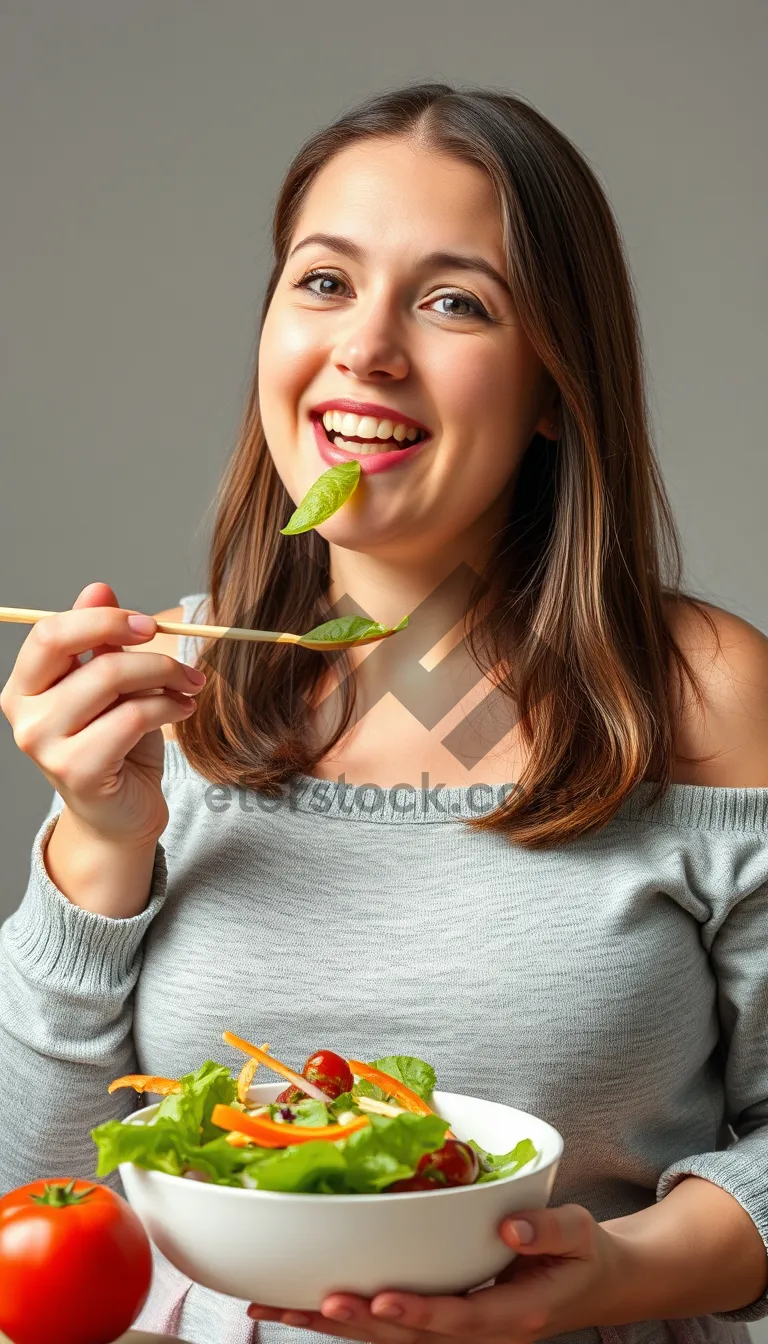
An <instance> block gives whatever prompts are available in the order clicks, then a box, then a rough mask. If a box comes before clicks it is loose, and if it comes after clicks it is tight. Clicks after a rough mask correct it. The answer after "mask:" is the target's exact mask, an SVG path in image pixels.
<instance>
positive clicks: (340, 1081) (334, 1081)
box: [276, 1050, 355, 1104]
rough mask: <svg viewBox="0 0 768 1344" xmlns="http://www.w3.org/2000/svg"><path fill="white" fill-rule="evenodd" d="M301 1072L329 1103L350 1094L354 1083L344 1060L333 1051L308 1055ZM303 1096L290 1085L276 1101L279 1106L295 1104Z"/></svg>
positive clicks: (319, 1051)
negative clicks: (324, 1095)
mask: <svg viewBox="0 0 768 1344" xmlns="http://www.w3.org/2000/svg"><path fill="white" fill-rule="evenodd" d="M301 1072H302V1074H303V1076H304V1077H305V1078H308V1079H309V1081H310V1083H314V1084H315V1087H319V1088H320V1091H321V1092H325V1093H326V1094H327V1096H328V1100H329V1101H335V1100H336V1098H337V1097H340V1096H341V1095H342V1093H344V1092H351V1091H352V1088H353V1087H354V1083H355V1080H354V1078H353V1076H352V1070H351V1069H350V1067H349V1065H348V1063H347V1061H346V1059H342V1057H341V1055H337V1054H336V1053H335V1052H334V1051H333V1050H318V1051H317V1053H316V1054H314V1055H310V1057H309V1059H308V1060H307V1062H306V1064H305V1065H304V1068H303V1069H302V1070H301ZM305 1095H306V1094H305V1093H304V1092H300V1091H299V1089H298V1088H297V1087H295V1086H294V1084H293V1083H291V1085H290V1087H286V1089H285V1091H284V1092H281V1093H280V1096H279V1097H277V1098H276V1100H277V1101H279V1102H280V1103H281V1104H283V1103H285V1102H288V1103H291V1102H297V1101H301V1100H302V1098H303V1097H304V1096H305Z"/></svg>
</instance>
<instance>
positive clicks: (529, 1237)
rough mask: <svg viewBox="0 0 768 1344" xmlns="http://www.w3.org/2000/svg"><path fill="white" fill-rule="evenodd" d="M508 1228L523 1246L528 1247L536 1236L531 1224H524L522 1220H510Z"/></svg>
mask: <svg viewBox="0 0 768 1344" xmlns="http://www.w3.org/2000/svg"><path fill="white" fill-rule="evenodd" d="M509 1226H510V1227H511V1228H512V1231H513V1232H514V1234H515V1236H516V1237H517V1239H518V1241H521V1242H522V1244H523V1245H524V1246H527V1245H529V1244H530V1242H532V1241H533V1238H534V1237H535V1235H536V1233H535V1232H534V1230H533V1227H532V1226H531V1224H530V1223H526V1222H525V1221H524V1220H523V1219H522V1218H514V1219H512V1221H511V1222H510V1224H509Z"/></svg>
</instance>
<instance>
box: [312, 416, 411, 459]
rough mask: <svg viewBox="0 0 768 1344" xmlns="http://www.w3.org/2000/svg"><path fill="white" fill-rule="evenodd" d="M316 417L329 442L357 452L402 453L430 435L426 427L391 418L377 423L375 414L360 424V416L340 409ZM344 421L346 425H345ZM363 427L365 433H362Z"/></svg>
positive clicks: (348, 450)
mask: <svg viewBox="0 0 768 1344" xmlns="http://www.w3.org/2000/svg"><path fill="white" fill-rule="evenodd" d="M315 418H316V419H317V420H318V422H319V423H320V424H322V426H323V429H324V430H325V437H326V438H327V440H328V442H329V443H332V444H333V445H334V446H335V447H336V448H342V449H346V450H347V452H351V453H355V454H357V453H362V454H365V453H392V452H402V451H403V450H404V449H406V448H413V447H414V446H415V445H416V444H417V443H422V442H423V441H424V439H428V438H429V433H428V431H427V430H426V429H413V428H411V427H410V426H408V425H404V424H395V423H393V422H392V421H391V420H382V421H379V422H377V423H374V421H373V417H365V419H366V420H368V421H369V423H368V424H364V423H361V417H359V416H349V417H347V416H345V415H344V414H343V413H340V412H338V411H326V412H325V413H324V414H323V415H322V416H317V417H315ZM345 420H347V422H348V423H347V425H344V424H343V422H344V421H345ZM349 422H354V423H349ZM361 429H364V430H365V431H366V432H364V433H363V434H361V433H360V432H359V431H360V430H361ZM350 431H351V432H350Z"/></svg>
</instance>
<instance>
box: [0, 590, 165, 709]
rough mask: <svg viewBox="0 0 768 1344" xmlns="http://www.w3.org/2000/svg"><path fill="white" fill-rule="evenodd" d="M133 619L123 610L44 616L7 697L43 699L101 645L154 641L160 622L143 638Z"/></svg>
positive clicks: (15, 671)
mask: <svg viewBox="0 0 768 1344" xmlns="http://www.w3.org/2000/svg"><path fill="white" fill-rule="evenodd" d="M129 617H130V613H129V612H128V611H126V610H125V609H124V608H122V607H79V608H76V607H73V608H72V609H71V610H70V611H62V612H57V613H56V614H55V615H53V616H44V617H43V618H42V620H39V621H38V622H37V623H36V624H35V625H34V626H33V627H32V629H31V631H30V633H29V634H28V635H27V638H26V639H25V640H24V643H23V644H22V646H21V648H20V650H19V654H18V657H17V659H16V662H15V664H14V668H13V671H12V673H11V676H10V677H9V679H8V681H7V682H6V684H5V688H4V694H7V695H8V696H10V697H15V696H20V695H21V696H27V695H30V696H32V695H41V694H42V693H43V691H47V690H49V689H50V688H51V687H52V686H55V685H56V684H57V682H59V680H60V679H61V678H62V677H63V676H65V675H66V673H68V672H69V671H70V670H72V669H73V659H74V658H78V657H79V656H80V654H83V653H88V651H89V650H90V649H95V648H98V647H99V646H101V645H109V646H110V647H111V648H112V649H121V648H122V647H123V645H125V644H130V645H135V644H141V643H145V642H146V641H147V640H150V639H152V637H153V635H154V633H155V632H156V628H157V622H153V626H154V629H151V630H150V631H148V632H147V633H145V634H141V633H138V632H136V631H134V630H132V629H131V627H130V625H129ZM145 619H147V618H145ZM149 619H150V620H152V618H149ZM83 666H84V667H86V666H88V664H83Z"/></svg>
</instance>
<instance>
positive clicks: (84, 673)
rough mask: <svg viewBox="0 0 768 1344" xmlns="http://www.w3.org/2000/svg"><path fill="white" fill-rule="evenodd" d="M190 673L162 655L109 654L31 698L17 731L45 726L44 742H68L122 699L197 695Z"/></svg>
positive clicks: (196, 684)
mask: <svg viewBox="0 0 768 1344" xmlns="http://www.w3.org/2000/svg"><path fill="white" fill-rule="evenodd" d="M190 672H193V669H192V668H190V669H187V667H186V664H184V663H179V662H177V661H176V659H175V658H171V657H170V655H168V654H165V653H140V654H136V653H124V652H123V651H122V650H115V649H109V651H108V652H105V653H102V654H101V655H100V656H99V657H98V658H92V659H91V660H90V661H89V662H87V663H83V664H82V666H81V667H78V668H75V670H74V671H72V672H70V673H69V675H68V676H67V677H65V678H64V680H63V681H60V682H58V683H57V685H56V686H54V687H52V688H51V689H50V690H49V691H45V692H43V694H42V695H36V696H33V697H32V698H31V699H30V700H29V701H28V702H27V705H26V707H25V708H24V709H22V711H21V714H20V720H21V722H20V723H19V725H18V726H19V727H24V726H25V725H24V720H25V718H27V719H28V721H29V722H30V724H31V723H33V722H34V721H37V722H39V723H40V724H41V725H42V724H43V723H44V725H45V734H46V736H48V737H71V736H72V735H73V734H74V733H79V732H81V731H82V729H83V728H86V727H87V726H88V724H89V723H91V722H93V720H94V719H96V718H97V717H98V716H99V715H100V714H103V712H104V711H105V710H107V709H109V707H110V706H111V705H114V704H117V703H119V701H120V699H121V698H123V697H130V696H132V695H133V694H147V693H155V692H156V691H158V690H163V691H167V690H172V691H178V692H179V693H180V694H182V695H196V694H197V692H198V691H199V690H200V689H201V685H202V683H201V682H200V680H199V678H196V677H194V676H190ZM17 740H18V739H17Z"/></svg>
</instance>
